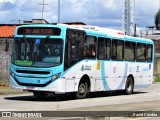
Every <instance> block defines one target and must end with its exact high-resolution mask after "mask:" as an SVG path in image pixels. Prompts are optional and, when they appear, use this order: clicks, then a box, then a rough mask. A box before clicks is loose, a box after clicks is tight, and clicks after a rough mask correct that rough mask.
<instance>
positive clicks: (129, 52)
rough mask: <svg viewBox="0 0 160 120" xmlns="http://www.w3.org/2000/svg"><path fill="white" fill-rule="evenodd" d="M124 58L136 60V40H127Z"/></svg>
mask: <svg viewBox="0 0 160 120" xmlns="http://www.w3.org/2000/svg"><path fill="white" fill-rule="evenodd" d="M124 59H125V60H126V61H134V60H135V43H134V42H127V41H126V42H125V53H124Z"/></svg>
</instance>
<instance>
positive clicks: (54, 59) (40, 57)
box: [12, 37, 63, 67]
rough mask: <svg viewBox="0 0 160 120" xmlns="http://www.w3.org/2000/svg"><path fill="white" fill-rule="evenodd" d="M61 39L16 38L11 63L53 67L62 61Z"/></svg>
mask: <svg viewBox="0 0 160 120" xmlns="http://www.w3.org/2000/svg"><path fill="white" fill-rule="evenodd" d="M62 49H63V40H62V39H53V38H43V39H42V38H34V39H33V38H25V37H24V38H16V39H15V42H14V47H13V53H12V63H13V64H15V65H18V66H30V67H54V66H58V65H60V64H61V63H62V55H63V53H62V51H63V50H62Z"/></svg>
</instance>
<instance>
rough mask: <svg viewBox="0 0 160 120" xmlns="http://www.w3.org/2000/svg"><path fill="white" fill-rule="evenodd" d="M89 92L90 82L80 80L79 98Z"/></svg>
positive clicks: (77, 95)
mask: <svg viewBox="0 0 160 120" xmlns="http://www.w3.org/2000/svg"><path fill="white" fill-rule="evenodd" d="M87 94H88V84H87V83H86V82H80V84H79V86H78V91H77V93H76V98H77V99H83V98H85V97H86V96H87Z"/></svg>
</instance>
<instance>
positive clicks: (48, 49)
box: [10, 24, 154, 99]
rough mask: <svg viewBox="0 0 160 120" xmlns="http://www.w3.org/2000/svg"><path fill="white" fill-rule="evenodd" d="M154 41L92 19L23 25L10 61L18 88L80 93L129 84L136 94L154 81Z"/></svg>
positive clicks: (40, 93) (42, 92)
mask: <svg viewBox="0 0 160 120" xmlns="http://www.w3.org/2000/svg"><path fill="white" fill-rule="evenodd" d="M153 61H154V43H153V41H152V40H149V39H144V38H138V37H131V36H127V35H125V34H124V32H122V31H118V30H112V29H107V28H101V27H96V26H88V25H65V24H55V25H53V24H34V25H23V26H18V27H17V28H16V30H15V34H14V44H13V51H12V59H11V65H10V84H11V87H12V88H16V89H23V90H27V91H30V92H33V94H34V96H35V97H38V98H43V97H46V96H47V94H48V93H50V92H53V93H55V94H62V93H74V95H75V96H76V98H79V99H80V98H85V97H86V96H87V94H88V93H89V92H98V91H112V90H123V91H124V92H125V93H126V94H132V93H133V90H134V89H136V88H144V87H147V86H149V85H151V84H152V81H153Z"/></svg>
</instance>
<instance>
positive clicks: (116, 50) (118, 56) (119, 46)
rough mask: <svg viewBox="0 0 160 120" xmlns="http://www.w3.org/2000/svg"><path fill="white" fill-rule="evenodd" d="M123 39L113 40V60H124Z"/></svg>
mask: <svg viewBox="0 0 160 120" xmlns="http://www.w3.org/2000/svg"><path fill="white" fill-rule="evenodd" d="M123 49H124V41H123V40H112V60H123V56H124V55H123V51H124V50H123Z"/></svg>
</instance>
